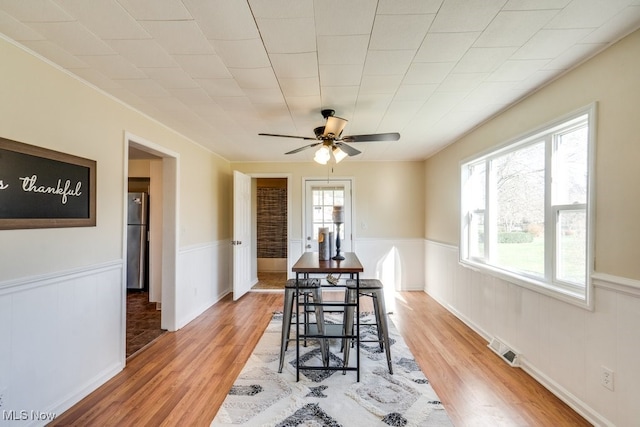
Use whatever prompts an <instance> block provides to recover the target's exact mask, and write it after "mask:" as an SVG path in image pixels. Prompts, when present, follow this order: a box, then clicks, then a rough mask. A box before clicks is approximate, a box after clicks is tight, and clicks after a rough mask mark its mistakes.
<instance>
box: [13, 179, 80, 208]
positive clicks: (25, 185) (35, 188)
mask: <svg viewBox="0 0 640 427" xmlns="http://www.w3.org/2000/svg"><path fill="white" fill-rule="evenodd" d="M19 179H20V180H21V181H22V190H23V191H27V192H32V193H45V194H56V195H60V196H62V198H61V200H60V201H61V202H62V204H63V205H65V204H67V200H68V197H69V196H72V197H79V196H80V195H81V194H82V192H81V191H80V189H81V188H82V182H80V181H78V182H77V183H76V186H75V188H71V181H70V180H68V179H67V180H66V181H65V182H64V184H62V180H61V179H59V180H58V185H57V186H55V187H50V186H46V185H37V181H38V176H37V175H31V176H25V177H21V178H19Z"/></svg>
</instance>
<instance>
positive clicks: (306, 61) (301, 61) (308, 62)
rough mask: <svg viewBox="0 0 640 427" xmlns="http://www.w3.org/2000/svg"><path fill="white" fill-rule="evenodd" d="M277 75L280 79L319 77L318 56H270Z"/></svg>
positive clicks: (302, 54) (313, 53) (295, 54)
mask: <svg viewBox="0 0 640 427" xmlns="http://www.w3.org/2000/svg"><path fill="white" fill-rule="evenodd" d="M269 59H271V64H272V66H273V70H274V72H275V73H276V75H277V76H278V77H280V78H294V77H317V76H318V55H317V54H316V53H315V52H307V53H286V54H280V53H272V54H269Z"/></svg>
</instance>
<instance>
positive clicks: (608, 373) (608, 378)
mask: <svg viewBox="0 0 640 427" xmlns="http://www.w3.org/2000/svg"><path fill="white" fill-rule="evenodd" d="M600 382H601V384H602V386H603V387H605V388H608V389H609V390H611V391H613V371H612V370H611V369H609V368H605V367H604V366H602V375H601V377H600Z"/></svg>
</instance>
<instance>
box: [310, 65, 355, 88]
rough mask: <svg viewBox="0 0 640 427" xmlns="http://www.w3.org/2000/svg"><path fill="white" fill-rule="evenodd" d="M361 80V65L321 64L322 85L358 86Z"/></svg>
mask: <svg viewBox="0 0 640 427" xmlns="http://www.w3.org/2000/svg"><path fill="white" fill-rule="evenodd" d="M361 80H362V65H360V64H348V65H321V66H320V83H322V86H358V85H359V84H360V82H361Z"/></svg>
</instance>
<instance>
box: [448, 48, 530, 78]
mask: <svg viewBox="0 0 640 427" xmlns="http://www.w3.org/2000/svg"><path fill="white" fill-rule="evenodd" d="M516 49H517V48H515V47H489V48H471V49H469V51H467V53H466V54H465V55H464V56H463V57H462V59H460V61H459V62H458V64H457V65H456V66H455V68H454V69H453V72H455V73H473V72H480V73H484V72H490V71H494V70H495V69H497V68H498V67H499V66H500V65H501V64H502V63H503V62H504V61H506V60H507V59H509V58H510V57H511V55H513V53H514V52H515V51H516Z"/></svg>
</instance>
